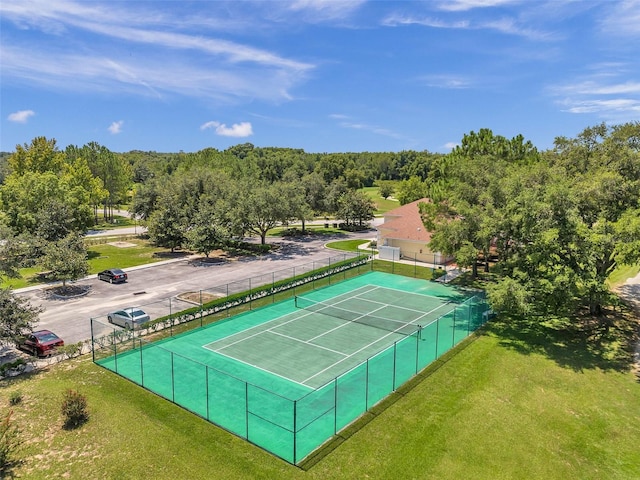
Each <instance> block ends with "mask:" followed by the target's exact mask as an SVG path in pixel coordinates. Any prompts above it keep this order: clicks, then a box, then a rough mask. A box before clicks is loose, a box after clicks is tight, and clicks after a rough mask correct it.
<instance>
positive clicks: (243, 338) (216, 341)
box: [204, 310, 313, 352]
mask: <svg viewBox="0 0 640 480" xmlns="http://www.w3.org/2000/svg"><path fill="white" fill-rule="evenodd" d="M294 313H297V310H296V311H295V312H291V313H287V314H285V315H281V316H279V317H276V318H274V319H272V320H268V321H266V322H264V323H261V324H259V325H254V326H253V327H250V328H247V329H245V330H241V331H239V332H236V333H234V334H233V335H229V336H227V337H222V338H220V339H218V340H215V341H213V342H211V343H207V344H206V345H204V347H205V348H208V349H209V350H213V351H214V352H217V351H219V350H223V349H225V348H227V347H231V346H232V345H236V344H238V343H241V342H244V341H245V340H248V339H250V338H253V337H256V336H258V335H260V334H261V333H264V332H270V331H271V330H272V329H273V328H277V327H280V326H282V325H287V324H289V323H291V322H295V321H296V320H299V319H300V318H304V317H306V316H308V315H311V314H312V313H313V312H309V313H305V314H304V315H298V316H297V317H295V318H292V319H291V320H288V321H286V322H284V323H279V324H278V325H274V326H272V327H269V328H260V330H258V331H257V332H256V333H254V334H252V335H249V336H244V337H242V338H240V339H239V340H236V341H235V342H231V343H229V344H227V345H225V346H224V347H220V348H219V349H218V348H210V347H209V345H213V344H214V343H218V342H222V341H223V340H226V339H228V338H232V337H235V336H236V335H242V334H244V333H246V332H248V331H250V330H253V329H256V328H259V327H263V326H264V325H267V324H268V323H269V322H273V321H275V320H280V319H282V318H284V317H287V316H289V315H293V314H294Z"/></svg>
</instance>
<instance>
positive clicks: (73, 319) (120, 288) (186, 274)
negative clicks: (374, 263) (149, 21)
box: [15, 230, 376, 343]
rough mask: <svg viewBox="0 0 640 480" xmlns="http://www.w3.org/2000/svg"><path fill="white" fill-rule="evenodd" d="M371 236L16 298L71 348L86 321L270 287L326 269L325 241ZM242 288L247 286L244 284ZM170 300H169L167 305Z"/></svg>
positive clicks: (132, 273)
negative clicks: (229, 290)
mask: <svg viewBox="0 0 640 480" xmlns="http://www.w3.org/2000/svg"><path fill="white" fill-rule="evenodd" d="M119 233H121V232H119ZM375 236H376V232H375V230H369V231H367V232H361V233H354V234H348V235H335V236H332V237H326V236H325V237H323V238H322V239H315V238H304V239H297V240H283V239H273V240H271V242H270V243H275V244H279V245H278V247H279V248H277V249H276V250H275V251H273V252H272V253H269V254H267V255H264V256H259V257H250V258H249V257H243V258H238V259H226V260H225V261H222V262H220V263H216V264H214V265H208V266H203V265H202V264H200V263H199V262H194V261H193V258H192V257H190V258H182V259H174V260H171V261H168V262H161V263H158V264H150V265H145V266H141V267H134V268H130V269H125V270H126V271H127V273H128V276H129V281H128V282H127V283H122V284H114V285H111V284H109V283H106V282H102V281H99V280H98V279H97V278H96V277H89V278H86V279H83V280H79V281H78V282H76V284H77V285H87V286H89V287H90V290H89V293H88V294H87V295H86V296H83V297H78V298H74V299H56V298H52V297H51V296H50V295H48V289H47V288H46V286H45V287H42V288H35V289H33V288H32V289H23V290H16V291H15V293H16V294H18V295H20V296H22V297H24V298H26V299H28V300H29V301H30V302H31V304H33V305H38V306H42V307H43V308H44V311H43V313H41V314H40V320H39V324H38V327H39V328H46V329H49V330H53V331H54V332H56V333H57V334H58V335H60V336H61V337H62V338H64V339H65V341H66V342H67V343H75V342H79V341H83V340H87V339H89V338H90V337H91V331H90V330H91V329H90V318H100V319H102V320H105V321H106V315H107V313H108V312H110V311H113V310H117V309H120V308H124V307H130V306H140V307H142V308H143V309H144V310H145V311H147V313H149V314H150V315H151V318H157V317H158V316H162V315H166V314H168V313H169V312H170V311H173V312H175V311H176V310H182V309H183V308H187V307H190V306H192V305H190V304H186V303H184V304H182V303H181V302H180V301H179V300H177V299H176V295H179V294H181V293H185V292H198V291H200V290H206V289H211V288H215V287H219V288H218V289H217V290H218V291H220V292H225V291H226V288H225V287H224V286H225V285H226V284H229V283H232V282H239V281H243V280H244V281H246V280H247V279H249V278H252V277H257V276H263V279H264V281H263V282H262V283H269V282H270V279H271V278H273V277H275V278H276V280H277V279H279V277H278V276H277V275H278V273H279V274H280V275H285V273H286V274H288V273H289V272H292V271H293V270H292V269H293V267H302V266H303V265H307V264H310V263H312V262H321V261H324V263H323V264H324V265H326V259H327V257H329V256H338V255H343V254H344V253H345V252H340V251H336V250H332V249H328V248H326V247H325V244H326V243H327V242H330V241H335V240H341V239H348V238H363V239H374V238H375ZM319 265H320V264H318V265H316V268H317V267H318V266H319ZM114 267H117V265H114ZM287 276H290V275H287ZM254 282H255V283H254V284H253V285H252V286H256V284H257V283H258V282H257V281H256V280H254ZM246 285H247V287H248V283H246ZM169 298H171V299H172V300H171V304H169V301H168V299H169Z"/></svg>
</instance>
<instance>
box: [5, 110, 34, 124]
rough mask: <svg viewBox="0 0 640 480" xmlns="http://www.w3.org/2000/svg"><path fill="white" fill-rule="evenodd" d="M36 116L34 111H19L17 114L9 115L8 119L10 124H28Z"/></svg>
mask: <svg viewBox="0 0 640 480" xmlns="http://www.w3.org/2000/svg"><path fill="white" fill-rule="evenodd" d="M35 114H36V112H34V111H33V110H19V111H17V112H13V113H11V114H9V116H8V117H7V118H8V120H9V121H10V122H15V123H27V121H28V120H29V118H30V117H33V116H34V115H35Z"/></svg>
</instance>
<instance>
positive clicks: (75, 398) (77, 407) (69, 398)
mask: <svg viewBox="0 0 640 480" xmlns="http://www.w3.org/2000/svg"><path fill="white" fill-rule="evenodd" d="M62 416H63V417H64V428H65V429H73V428H77V427H79V426H81V425H82V424H83V423H85V422H86V421H87V420H89V411H88V410H87V398H86V397H85V396H84V395H82V394H81V393H79V392H77V391H75V390H71V389H68V390H67V391H66V392H65V393H64V398H63V401H62Z"/></svg>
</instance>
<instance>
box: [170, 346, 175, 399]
mask: <svg viewBox="0 0 640 480" xmlns="http://www.w3.org/2000/svg"><path fill="white" fill-rule="evenodd" d="M174 379H175V376H174V374H173V352H171V401H172V402H173V403H175V402H176V387H175V383H176V382H175V380H174Z"/></svg>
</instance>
